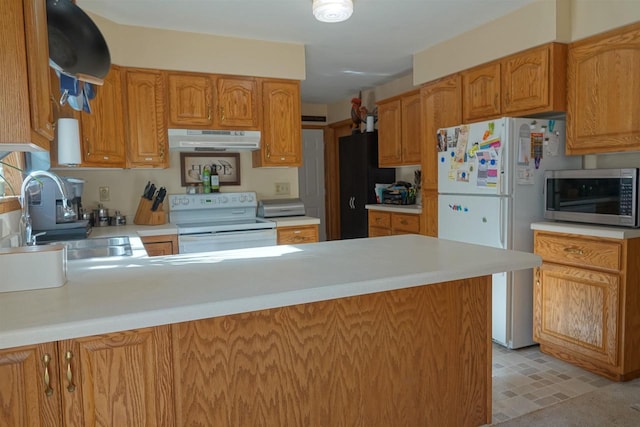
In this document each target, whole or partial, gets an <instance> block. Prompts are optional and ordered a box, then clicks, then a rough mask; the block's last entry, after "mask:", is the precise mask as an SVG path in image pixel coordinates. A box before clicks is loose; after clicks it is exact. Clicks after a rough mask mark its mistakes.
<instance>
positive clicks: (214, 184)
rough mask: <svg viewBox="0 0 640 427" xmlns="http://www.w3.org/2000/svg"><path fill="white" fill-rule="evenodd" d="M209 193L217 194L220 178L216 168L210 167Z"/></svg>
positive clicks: (214, 166)
mask: <svg viewBox="0 0 640 427" xmlns="http://www.w3.org/2000/svg"><path fill="white" fill-rule="evenodd" d="M211 191H212V192H213V193H218V192H219V191H220V176H219V175H218V167H217V166H216V165H211Z"/></svg>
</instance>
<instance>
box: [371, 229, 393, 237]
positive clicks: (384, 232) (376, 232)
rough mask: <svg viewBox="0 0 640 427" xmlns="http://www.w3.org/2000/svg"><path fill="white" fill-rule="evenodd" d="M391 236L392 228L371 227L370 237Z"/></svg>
mask: <svg viewBox="0 0 640 427" xmlns="http://www.w3.org/2000/svg"><path fill="white" fill-rule="evenodd" d="M380 236H391V229H390V228H382V227H369V237H380Z"/></svg>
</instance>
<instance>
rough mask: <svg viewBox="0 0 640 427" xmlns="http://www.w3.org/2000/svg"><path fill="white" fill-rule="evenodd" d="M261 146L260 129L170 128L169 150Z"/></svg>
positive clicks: (220, 149)
mask: <svg viewBox="0 0 640 427" xmlns="http://www.w3.org/2000/svg"><path fill="white" fill-rule="evenodd" d="M259 148H260V131H258V130H195V129H169V150H173V151H203V152H207V151H227V150H230V151H239V150H252V151H253V150H258V149H259Z"/></svg>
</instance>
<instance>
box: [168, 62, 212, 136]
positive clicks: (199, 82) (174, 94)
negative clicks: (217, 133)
mask: <svg viewBox="0 0 640 427" xmlns="http://www.w3.org/2000/svg"><path fill="white" fill-rule="evenodd" d="M167 85H168V87H169V127H177V128H184V127H189V126H204V127H207V128H212V127H213V115H212V109H213V81H212V78H211V76H210V75H207V74H195V73H167Z"/></svg>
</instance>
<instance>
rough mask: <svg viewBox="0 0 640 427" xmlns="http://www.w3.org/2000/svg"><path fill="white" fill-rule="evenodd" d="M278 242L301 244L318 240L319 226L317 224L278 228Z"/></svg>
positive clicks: (282, 243)
mask: <svg viewBox="0 0 640 427" xmlns="http://www.w3.org/2000/svg"><path fill="white" fill-rule="evenodd" d="M277 231H278V244H279V245H288V244H300V243H313V242H317V241H318V227H317V226H315V225H308V226H301V227H285V228H281V229H278V230H277Z"/></svg>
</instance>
